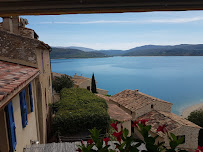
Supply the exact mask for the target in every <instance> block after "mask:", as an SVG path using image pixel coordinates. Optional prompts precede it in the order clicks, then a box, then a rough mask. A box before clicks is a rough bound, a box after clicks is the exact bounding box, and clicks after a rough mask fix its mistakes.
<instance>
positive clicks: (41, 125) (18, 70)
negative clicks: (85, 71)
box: [0, 16, 52, 152]
mask: <svg viewBox="0 0 203 152" xmlns="http://www.w3.org/2000/svg"><path fill="white" fill-rule="evenodd" d="M27 23H28V22H27V20H26V19H21V20H20V21H19V17H14V16H13V17H4V18H3V22H2V23H0V61H1V62H0V67H1V68H0V77H1V80H0V128H1V132H2V134H0V141H1V142H0V144H3V145H4V146H0V151H2V152H6V151H9V149H10V151H11V152H12V151H14V149H15V150H16V151H17V152H18V151H19V152H21V151H22V149H23V147H25V146H26V145H27V144H30V141H39V142H40V143H46V140H47V130H48V131H49V127H50V126H49V120H50V115H49V112H50V111H49V103H52V81H51V66H50V51H51V48H50V46H49V45H47V44H45V43H44V42H42V41H39V40H38V35H37V34H36V32H35V31H34V30H32V29H29V28H26V27H25V25H26V24H27ZM31 97H32V98H31ZM11 125H12V127H13V128H10V127H11ZM2 129H4V131H2ZM2 141H4V142H2ZM8 143H9V144H8ZM2 148H4V149H3V150H2Z"/></svg>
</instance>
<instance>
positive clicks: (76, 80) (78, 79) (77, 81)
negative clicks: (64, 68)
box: [72, 76, 91, 85]
mask: <svg viewBox="0 0 203 152" xmlns="http://www.w3.org/2000/svg"><path fill="white" fill-rule="evenodd" d="M72 80H73V81H74V83H75V84H76V85H80V84H82V83H83V82H85V81H91V79H90V78H87V77H83V76H74V77H73V78H72Z"/></svg>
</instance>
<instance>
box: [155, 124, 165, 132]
mask: <svg viewBox="0 0 203 152" xmlns="http://www.w3.org/2000/svg"><path fill="white" fill-rule="evenodd" d="M159 131H161V132H163V133H166V132H167V129H166V125H163V126H159V127H158V129H157V132H159Z"/></svg>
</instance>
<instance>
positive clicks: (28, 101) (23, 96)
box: [19, 83, 33, 128]
mask: <svg viewBox="0 0 203 152" xmlns="http://www.w3.org/2000/svg"><path fill="white" fill-rule="evenodd" d="M19 95H20V108H21V117H22V126H23V128H25V127H26V125H27V123H28V118H27V114H29V113H31V112H33V97H32V85H31V83H30V84H29V85H28V87H26V88H25V89H24V90H22V92H20V94H19Z"/></svg>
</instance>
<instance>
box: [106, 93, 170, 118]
mask: <svg viewBox="0 0 203 152" xmlns="http://www.w3.org/2000/svg"><path fill="white" fill-rule="evenodd" d="M109 102H110V103H114V104H116V105H118V106H119V107H121V108H122V109H123V110H125V111H126V112H127V113H129V114H130V115H132V119H133V120H135V119H137V118H138V117H139V116H142V115H143V114H145V113H148V112H150V111H152V110H159V111H165V112H170V111H171V106H172V103H170V102H167V101H164V100H161V99H158V98H155V97H152V96H149V95H147V94H144V93H141V92H139V91H138V90H128V89H127V90H124V91H122V92H119V93H117V94H115V95H113V96H111V98H110V100H109Z"/></svg>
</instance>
